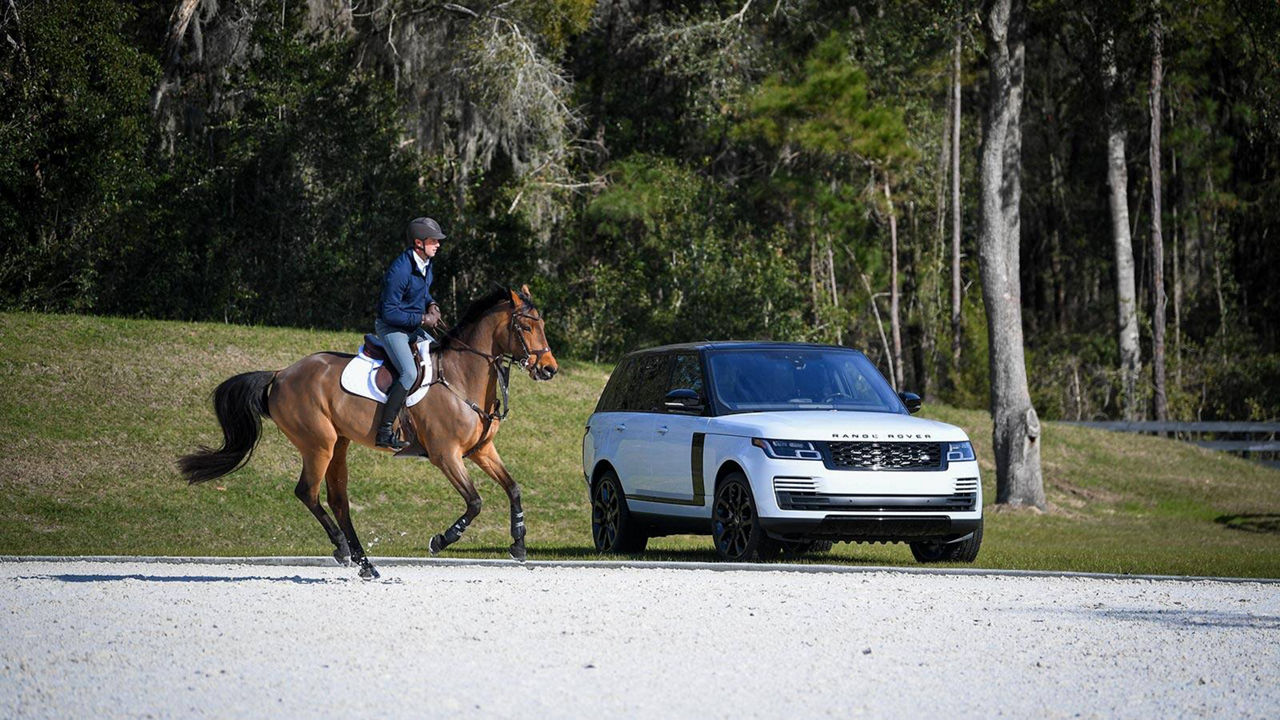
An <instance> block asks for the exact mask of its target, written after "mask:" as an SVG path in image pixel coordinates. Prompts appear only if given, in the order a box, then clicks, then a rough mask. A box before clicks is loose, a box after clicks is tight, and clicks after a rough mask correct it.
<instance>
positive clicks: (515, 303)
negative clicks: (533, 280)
mask: <svg viewBox="0 0 1280 720" xmlns="http://www.w3.org/2000/svg"><path fill="white" fill-rule="evenodd" d="M507 292H509V293H511V307H520V295H518V294H517V293H516V291H515V290H508V291H507Z"/></svg>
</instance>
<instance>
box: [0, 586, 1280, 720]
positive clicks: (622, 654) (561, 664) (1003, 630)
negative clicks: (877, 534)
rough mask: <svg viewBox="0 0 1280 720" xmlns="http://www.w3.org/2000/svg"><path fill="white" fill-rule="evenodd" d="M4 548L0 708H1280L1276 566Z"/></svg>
mask: <svg viewBox="0 0 1280 720" xmlns="http://www.w3.org/2000/svg"><path fill="white" fill-rule="evenodd" d="M382 573H383V579H382V580H381V581H378V582H362V581H360V580H358V579H357V578H356V577H355V574H354V571H352V570H350V569H344V568H338V567H336V566H335V567H308V566H282V567H270V566H261V565H245V564H215V563H205V564H182V565H176V564H154V563H142V562H109V563H108V562H81V561H57V562H48V561H39V562H32V561H25V562H15V561H4V562H0V667H2V668H3V669H2V670H0V717H3V718H27V717H51V718H52V717H57V718H68V717H86V718H87V717H95V718H115V717H335V718H346V717H376V718H420V717H445V716H449V717H456V716H458V715H459V714H460V713H462V714H467V715H469V716H472V717H512V718H522V719H526V718H527V719H532V718H543V717H587V716H597V717H605V718H613V717H652V718H668V717H687V718H722V717H735V718H741V717H795V718H808V717H838V718H848V717H857V716H873V717H899V716H907V717H919V716H925V715H929V716H944V717H981V718H986V717H991V716H999V715H1006V716H1012V717H1050V718H1052V717H1106V718H1111V717H1135V718H1136V717H1142V718H1150V717H1259V718H1275V717H1278V716H1280V584H1265V583H1231V582H1217V581H1208V580H1197V581H1175V580H1151V579H1126V578H1112V579H1098V578H1084V577H1017V576H1003V575H955V574H915V573H904V572H893V571H887V570H886V571H871V572H865V571H864V572H792V571H779V570H770V571H763V572H762V571H747V570H731V571H711V570H706V569H668V568H649V567H589V568H582V567H563V566H553V565H543V564H537V563H530V564H528V565H525V566H517V565H515V564H514V563H511V564H492V565H426V566H412V567H409V566H406V567H392V566H388V565H383V566H382Z"/></svg>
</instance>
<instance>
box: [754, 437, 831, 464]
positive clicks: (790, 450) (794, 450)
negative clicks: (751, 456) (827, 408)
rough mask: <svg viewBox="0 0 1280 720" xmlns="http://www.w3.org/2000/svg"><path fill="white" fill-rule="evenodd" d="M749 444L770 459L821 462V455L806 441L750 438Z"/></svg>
mask: <svg viewBox="0 0 1280 720" xmlns="http://www.w3.org/2000/svg"><path fill="white" fill-rule="evenodd" d="M751 444H752V445H755V446H756V447H758V448H760V449H761V450H763V451H764V454H765V455H768V456H769V457H771V458H781V459H784V460H821V459H822V453H820V452H818V449H817V448H816V447H814V446H813V443H811V442H809V441H808V440H765V439H763V438H752V439H751Z"/></svg>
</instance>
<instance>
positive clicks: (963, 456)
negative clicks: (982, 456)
mask: <svg viewBox="0 0 1280 720" xmlns="http://www.w3.org/2000/svg"><path fill="white" fill-rule="evenodd" d="M966 460H973V443H970V442H969V441H968V440H966V441H964V442H953V443H947V462H965V461H966Z"/></svg>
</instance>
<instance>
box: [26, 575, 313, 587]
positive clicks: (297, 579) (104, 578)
mask: <svg viewBox="0 0 1280 720" xmlns="http://www.w3.org/2000/svg"><path fill="white" fill-rule="evenodd" d="M17 579H18V580H58V581H61V582H66V583H95V582H116V581H120V580H141V581H143V582H160V583H166V582H168V583H220V582H222V583H229V582H249V581H254V580H266V581H267V582H287V583H293V584H295V585H316V584H324V583H327V582H330V581H329V580H327V579H325V578H304V577H301V576H299V575H292V576H290V577H265V576H262V575H245V576H240V577H220V576H217V575H136V574H135V575H69V574H68V575H26V576H23V577H19V578H17Z"/></svg>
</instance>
